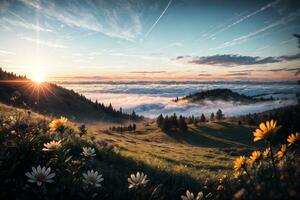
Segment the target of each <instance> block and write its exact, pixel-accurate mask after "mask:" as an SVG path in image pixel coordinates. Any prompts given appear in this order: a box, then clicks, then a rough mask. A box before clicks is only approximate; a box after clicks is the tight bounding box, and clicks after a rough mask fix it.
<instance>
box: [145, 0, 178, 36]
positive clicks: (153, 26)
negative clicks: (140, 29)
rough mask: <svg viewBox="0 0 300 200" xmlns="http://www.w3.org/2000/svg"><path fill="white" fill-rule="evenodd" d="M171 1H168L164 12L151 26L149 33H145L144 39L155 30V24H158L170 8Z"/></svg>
mask: <svg viewBox="0 0 300 200" xmlns="http://www.w3.org/2000/svg"><path fill="white" fill-rule="evenodd" d="M172 1H173V0H170V1H169V3H168V4H167V6H166V7H165V9H164V11H163V12H162V13H161V15H160V16H159V17H158V18H157V20H156V21H155V22H154V24H153V25H152V26H151V28H150V29H149V31H148V32H147V33H146V35H145V38H146V37H148V35H149V34H150V33H151V32H152V30H153V29H154V28H155V26H156V24H157V23H158V22H159V20H160V19H161V18H162V17H163V16H164V14H165V12H166V11H167V10H168V8H169V7H170V5H171V3H172Z"/></svg>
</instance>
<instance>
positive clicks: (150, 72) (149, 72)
mask: <svg viewBox="0 0 300 200" xmlns="http://www.w3.org/2000/svg"><path fill="white" fill-rule="evenodd" d="M166 72H167V71H133V72H128V73H130V74H162V73H166Z"/></svg>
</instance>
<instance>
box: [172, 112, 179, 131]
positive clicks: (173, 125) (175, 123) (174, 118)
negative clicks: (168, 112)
mask: <svg viewBox="0 0 300 200" xmlns="http://www.w3.org/2000/svg"><path fill="white" fill-rule="evenodd" d="M171 124H172V125H171V126H172V127H175V128H177V127H178V119H177V115H176V113H174V114H173V116H172V117H171Z"/></svg>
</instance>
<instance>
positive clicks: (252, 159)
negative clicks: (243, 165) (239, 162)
mask: <svg viewBox="0 0 300 200" xmlns="http://www.w3.org/2000/svg"><path fill="white" fill-rule="evenodd" d="M260 156H261V152H260V151H253V152H252V155H251V156H250V159H249V164H250V165H253V163H254V162H255V161H256V160H257V159H259V158H260Z"/></svg>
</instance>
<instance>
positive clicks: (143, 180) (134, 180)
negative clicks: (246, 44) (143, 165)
mask: <svg viewBox="0 0 300 200" xmlns="http://www.w3.org/2000/svg"><path fill="white" fill-rule="evenodd" d="M127 180H128V182H129V186H128V188H129V189H130V188H138V187H139V186H145V185H146V184H147V183H148V182H149V180H147V175H146V174H144V173H143V172H142V173H140V172H137V173H136V175H135V174H131V175H130V177H129V178H128V179H127Z"/></svg>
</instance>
